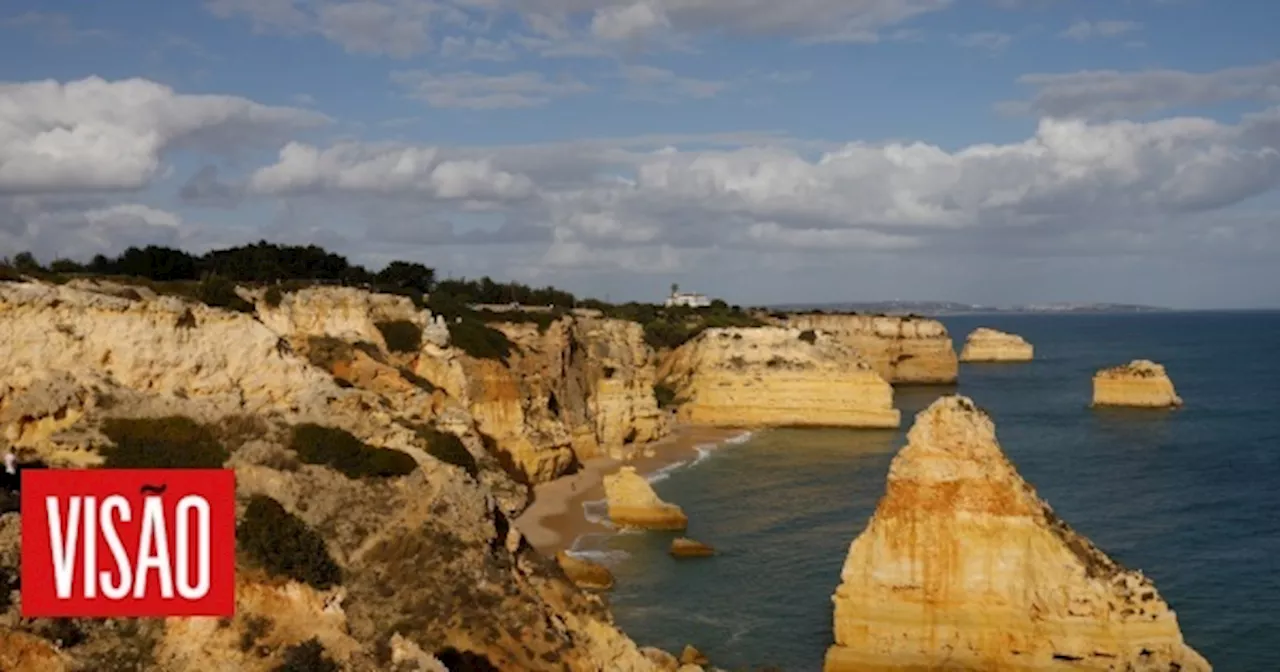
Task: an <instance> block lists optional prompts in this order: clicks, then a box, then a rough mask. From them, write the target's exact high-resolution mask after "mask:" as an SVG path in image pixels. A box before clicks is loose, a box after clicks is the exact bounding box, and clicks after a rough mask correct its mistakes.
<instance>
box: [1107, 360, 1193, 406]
mask: <svg viewBox="0 0 1280 672" xmlns="http://www.w3.org/2000/svg"><path fill="white" fill-rule="evenodd" d="M1093 405H1094V406H1136V407H1142V408H1170V407H1174V406H1181V405H1182V398H1181V397H1179V396H1178V394H1177V392H1175V391H1174V389H1173V381H1172V380H1170V379H1169V375H1168V374H1167V373H1166V372H1165V370H1164V367H1163V366H1161V365H1159V364H1156V363H1155V362H1153V361H1150V360H1147V359H1135V360H1133V361H1132V362H1129V363H1128V364H1124V365H1122V366H1114V367H1111V368H1109V369H1103V370H1101V371H1099V372H1097V373H1096V374H1094V376H1093Z"/></svg>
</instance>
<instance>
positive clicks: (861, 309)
mask: <svg viewBox="0 0 1280 672" xmlns="http://www.w3.org/2000/svg"><path fill="white" fill-rule="evenodd" d="M769 307H770V309H773V310H781V311H787V312H792V311H818V310H821V311H825V312H841V313H843V312H858V313H878V314H885V315H895V314H906V313H912V314H916V315H978V314H984V315H985V314H990V313H1156V312H1167V311H1171V310H1173V309H1172V308H1165V307H1162V306H1145V305H1138V304H1130V303H1085V302H1056V303H1029V304H1025V305H1014V306H988V305H982V304H976V303H959V302H956V301H868V302H852V303H849V302H846V303H784V304H775V305H771V306H769Z"/></svg>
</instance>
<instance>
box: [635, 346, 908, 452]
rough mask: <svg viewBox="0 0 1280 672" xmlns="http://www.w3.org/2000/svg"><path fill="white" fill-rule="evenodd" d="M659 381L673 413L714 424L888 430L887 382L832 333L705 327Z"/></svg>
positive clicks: (892, 416) (892, 413)
mask: <svg viewBox="0 0 1280 672" xmlns="http://www.w3.org/2000/svg"><path fill="white" fill-rule="evenodd" d="M659 378H660V379H662V380H665V381H666V382H667V383H668V384H669V385H671V386H672V388H673V389H674V390H675V394H676V397H677V398H678V399H681V400H683V403H681V404H680V408H679V411H678V413H679V416H678V417H679V418H680V419H681V420H682V421H684V422H688V423H692V424H698V425H714V426H720V427H779V426H796V427H799V426H809V427H868V428H895V427H898V426H899V424H900V423H901V415H900V413H899V411H898V409H896V408H894V407H893V387H892V386H891V385H890V384H889V383H888V382H886V381H885V379H884V378H882V377H881V376H880V374H878V373H876V372H875V370H874V369H872V368H871V366H870V365H868V364H867V363H866V362H865V361H863V360H862V358H861V357H860V355H859V353H858V351H856V350H854V349H853V348H852V347H850V346H848V345H847V344H845V343H843V342H842V341H840V340H839V339H838V338H836V337H835V335H833V334H830V333H827V332H823V331H814V330H803V329H787V328H783V327H753V328H731V329H708V330H706V331H704V332H702V333H701V334H699V335H698V336H697V337H695V338H694V339H693V340H691V341H689V342H688V343H686V344H684V345H682V346H680V347H679V348H677V349H676V350H675V351H674V352H672V353H671V354H670V355H669V356H668V358H667V359H666V361H664V362H663V368H662V370H661V371H660V372H659Z"/></svg>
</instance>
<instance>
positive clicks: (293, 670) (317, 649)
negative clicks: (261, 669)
mask: <svg viewBox="0 0 1280 672" xmlns="http://www.w3.org/2000/svg"><path fill="white" fill-rule="evenodd" d="M340 670H342V668H341V667H340V666H339V665H338V664H337V663H335V662H333V659H332V658H330V657H329V656H328V654H326V653H325V651H324V645H322V644H321V643H320V640H319V638H316V637H312V638H311V639H308V640H307V641H305V642H302V643H301V644H295V645H293V646H291V647H289V648H287V649H285V651H284V662H282V663H280V665H278V666H277V667H276V668H275V669H274V670H272V672H340Z"/></svg>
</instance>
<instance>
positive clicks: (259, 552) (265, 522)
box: [236, 495, 342, 590]
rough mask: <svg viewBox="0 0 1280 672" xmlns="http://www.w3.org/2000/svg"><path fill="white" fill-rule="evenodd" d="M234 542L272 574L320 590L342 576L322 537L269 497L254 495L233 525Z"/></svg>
mask: <svg viewBox="0 0 1280 672" xmlns="http://www.w3.org/2000/svg"><path fill="white" fill-rule="evenodd" d="M236 546H237V547H238V548H239V549H240V550H242V551H243V552H244V553H245V554H246V555H248V557H249V558H250V559H251V560H253V561H254V562H255V563H256V564H257V565H258V566H260V567H262V569H264V570H266V571H267V572H268V573H269V574H272V575H274V576H284V577H288V578H291V579H294V580H297V581H300V582H302V583H305V584H307V585H309V586H312V587H314V588H316V589H319V590H324V589H326V588H329V587H330V586H333V585H336V584H337V583H339V582H340V581H341V580H342V570H341V568H339V567H338V564H337V563H336V562H334V561H333V558H332V557H331V556H330V555H329V549H328V547H326V546H325V543H324V539H322V538H321V537H320V535H319V534H316V532H315V530H312V529H311V527H310V526H308V525H307V524H306V523H305V522H303V521H302V519H301V518H298V517H297V516H295V515H293V514H292V513H289V512H288V511H285V510H284V507H283V506H281V505H280V502H277V501H276V500H274V499H271V498H270V497H265V496H262V495H254V496H253V498H252V499H250V500H249V507H248V508H247V509H246V510H245V514H244V519H243V520H242V521H240V525H239V526H237V527H236Z"/></svg>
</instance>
